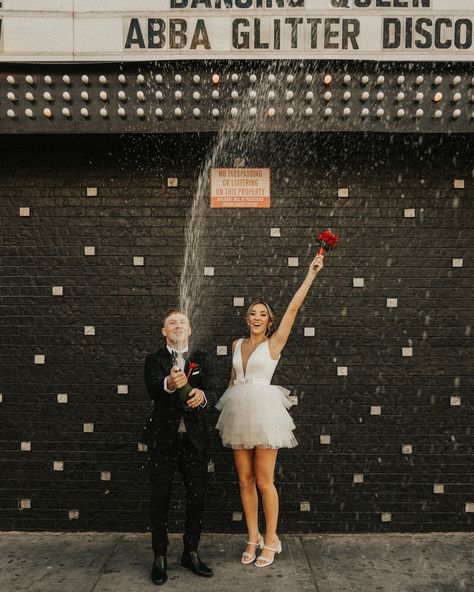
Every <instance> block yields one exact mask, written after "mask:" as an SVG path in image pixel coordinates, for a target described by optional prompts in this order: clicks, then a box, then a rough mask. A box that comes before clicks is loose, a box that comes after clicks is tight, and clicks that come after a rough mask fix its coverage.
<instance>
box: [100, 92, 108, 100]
mask: <svg viewBox="0 0 474 592" xmlns="http://www.w3.org/2000/svg"><path fill="white" fill-rule="evenodd" d="M99 97H100V98H101V99H102V100H103V101H106V100H107V99H108V97H107V93H106V92H105V90H101V91H100V93H99Z"/></svg>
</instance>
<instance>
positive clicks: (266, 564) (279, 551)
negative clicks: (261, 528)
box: [255, 541, 282, 567]
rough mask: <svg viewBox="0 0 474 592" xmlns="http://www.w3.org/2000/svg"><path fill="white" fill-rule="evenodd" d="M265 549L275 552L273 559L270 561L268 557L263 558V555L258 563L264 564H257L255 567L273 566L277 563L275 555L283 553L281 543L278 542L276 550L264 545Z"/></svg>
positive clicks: (259, 557)
mask: <svg viewBox="0 0 474 592" xmlns="http://www.w3.org/2000/svg"><path fill="white" fill-rule="evenodd" d="M263 548H264V549H268V550H269V551H273V557H272V558H271V559H269V558H268V557H262V556H261V555H259V556H258V558H257V561H263V563H261V564H260V565H259V564H258V563H255V567H268V566H269V565H271V564H272V563H273V562H274V561H275V555H276V554H277V553H281V551H282V548H281V541H278V545H277V546H276V548H275V549H272V548H271V547H267V546H266V545H263Z"/></svg>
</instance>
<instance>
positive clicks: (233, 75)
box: [230, 72, 239, 82]
mask: <svg viewBox="0 0 474 592" xmlns="http://www.w3.org/2000/svg"><path fill="white" fill-rule="evenodd" d="M230 79H231V80H232V82H238V81H239V75H238V74H236V73H235V72H234V74H232V76H231V77H230Z"/></svg>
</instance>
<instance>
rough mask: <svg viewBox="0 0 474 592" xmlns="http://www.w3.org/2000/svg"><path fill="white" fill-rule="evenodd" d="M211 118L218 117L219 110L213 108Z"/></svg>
mask: <svg viewBox="0 0 474 592" xmlns="http://www.w3.org/2000/svg"><path fill="white" fill-rule="evenodd" d="M211 113H212V117H219V114H220V113H219V109H216V108H214V109H213V110H212V111H211Z"/></svg>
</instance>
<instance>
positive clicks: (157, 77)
mask: <svg viewBox="0 0 474 592" xmlns="http://www.w3.org/2000/svg"><path fill="white" fill-rule="evenodd" d="M155 82H157V83H158V84H161V83H162V82H163V76H162V75H161V74H156V75H155Z"/></svg>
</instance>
